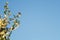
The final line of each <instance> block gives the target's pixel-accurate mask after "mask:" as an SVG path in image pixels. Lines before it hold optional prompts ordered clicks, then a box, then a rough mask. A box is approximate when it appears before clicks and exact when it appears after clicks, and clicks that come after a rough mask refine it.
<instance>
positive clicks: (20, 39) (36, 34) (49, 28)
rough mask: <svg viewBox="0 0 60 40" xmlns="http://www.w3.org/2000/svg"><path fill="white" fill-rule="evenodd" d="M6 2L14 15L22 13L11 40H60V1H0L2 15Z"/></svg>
mask: <svg viewBox="0 0 60 40" xmlns="http://www.w3.org/2000/svg"><path fill="white" fill-rule="evenodd" d="M6 1H8V2H9V8H10V10H11V12H12V13H13V14H16V13H17V12H18V11H21V13H22V16H21V17H20V20H21V26H20V27H19V28H18V29H16V30H15V31H13V33H12V35H11V40H60V0H0V13H3V10H4V9H3V8H4V7H3V6H4V4H5V2H6Z"/></svg>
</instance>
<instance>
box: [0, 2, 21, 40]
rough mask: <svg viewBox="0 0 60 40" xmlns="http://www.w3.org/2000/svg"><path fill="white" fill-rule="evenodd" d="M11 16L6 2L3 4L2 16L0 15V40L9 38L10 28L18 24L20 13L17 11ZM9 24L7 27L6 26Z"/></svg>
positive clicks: (14, 27)
mask: <svg viewBox="0 0 60 40" xmlns="http://www.w3.org/2000/svg"><path fill="white" fill-rule="evenodd" d="M10 16H11V12H10V10H9V8H8V2H6V5H5V6H4V17H3V18H2V17H1V15H0V40H10V39H9V37H10V34H11V32H12V30H14V29H16V28H17V27H18V26H19V25H20V20H19V17H20V16H21V13H20V12H18V13H17V14H16V15H13V17H10ZM9 25H10V26H11V27H10V28H8V27H7V26H9Z"/></svg>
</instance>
